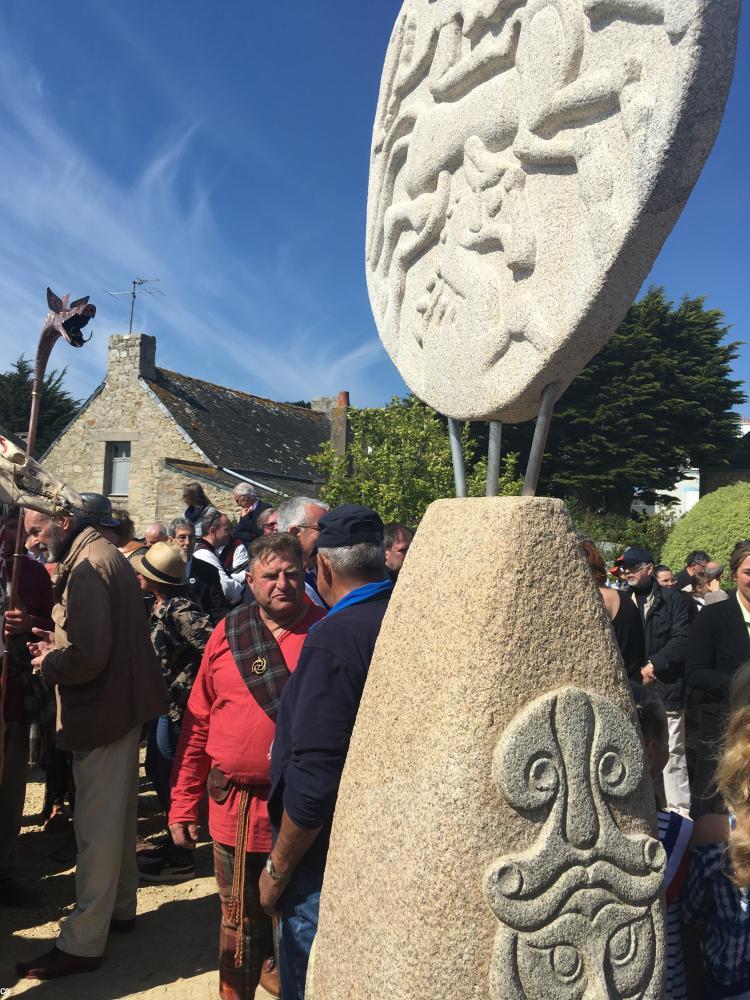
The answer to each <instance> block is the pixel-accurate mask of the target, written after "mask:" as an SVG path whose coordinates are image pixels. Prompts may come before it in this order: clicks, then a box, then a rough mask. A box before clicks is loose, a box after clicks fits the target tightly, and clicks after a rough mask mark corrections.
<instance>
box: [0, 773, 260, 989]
mask: <svg viewBox="0 0 750 1000" xmlns="http://www.w3.org/2000/svg"><path fill="white" fill-rule="evenodd" d="M43 800H44V774H43V772H42V771H40V770H31V771H30V772H29V783H28V787H27V792H26V807H25V817H24V827H23V830H22V833H21V838H20V842H19V845H18V852H17V857H18V874H19V878H20V879H21V880H23V881H24V882H26V883H28V884H30V885H36V886H37V887H38V889H39V894H40V897H41V905H40V906H39V907H38V908H35V909H31V908H29V909H23V910H11V909H6V908H1V907H0V997H3V998H5V997H9V996H13V997H15V996H20V995H21V994H22V993H27V992H29V991H33V992H32V996H33V998H34V1000H45V998H49V1000H80V998H81V997H86V998H93V1000H117V998H121V997H143V998H155V997H163V996H164V995H165V994H167V993H169V996H170V1000H171V998H174V1000H216V998H217V997H218V995H219V990H218V974H217V972H216V969H217V960H218V937H219V899H218V895H217V893H216V883H215V881H214V878H213V863H212V853H211V846H210V844H209V843H208V842H205V843H202V844H201V846H200V847H199V848H198V851H197V852H196V854H197V856H196V877H195V878H194V879H191V880H190V881H189V882H181V883H179V884H177V885H158V886H143V887H142V888H141V889H140V890H139V892H138V921H137V924H136V929H135V931H134V933H132V934H113V935H111V937H110V939H109V941H108V943H107V950H106V953H105V956H104V962H103V964H102V967H101V969H99V970H98V971H97V972H93V973H87V974H85V975H76V976H69V977H67V978H65V979H61V980H56V981H55V980H53V981H51V982H47V983H39V982H36V981H31V980H18V979H17V976H16V972H15V963H16V962H18V961H24V960H27V959H30V958H33V957H34V956H35V955H38V954H40V953H41V952H43V951H46V950H47V949H48V948H49V947H50V946H51V944H52V942H53V940H54V938H55V937H56V936H57V921H58V920H59V919H60V917H61V916H62V915H63V914H64V913H66V912H67V911H68V910H69V909H72V905H73V901H74V898H75V884H74V874H75V871H74V868H73V862H72V861H64V860H61V861H55V860H54V859H53V857H52V855H58V856H59V855H62V856H63V857H65V856H69V855H70V839H69V835H68V834H55V835H52V834H47V833H44V831H43V830H42V828H41V825H40V824H41V815H40V814H41V809H42V803H43ZM138 811H139V819H138V829H139V833H140V835H141V836H143V837H147V838H149V837H153V836H154V835H158V834H159V832H160V827H161V824H162V822H163V817H162V816H161V814H160V813H159V812H158V804H157V802H156V796H155V795H154V794H153V792H152V791H151V786H150V785H149V784H148V783H147V782H146V781H145V778H143V776H142V771H141V793H140V801H139V809H138ZM66 848H67V850H66ZM267 996H268V994H266V993H265V992H261V991H259V992H258V993H257V994H256V1000H265V998H267Z"/></svg>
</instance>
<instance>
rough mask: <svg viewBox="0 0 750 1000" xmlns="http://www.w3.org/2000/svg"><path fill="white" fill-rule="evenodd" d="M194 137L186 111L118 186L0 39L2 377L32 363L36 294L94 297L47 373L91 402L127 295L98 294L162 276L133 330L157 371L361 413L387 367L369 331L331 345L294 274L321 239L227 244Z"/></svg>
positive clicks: (319, 312) (122, 321) (305, 285)
mask: <svg viewBox="0 0 750 1000" xmlns="http://www.w3.org/2000/svg"><path fill="white" fill-rule="evenodd" d="M160 72H161V71H160ZM176 114H177V112H176ZM205 137H206V126H204V124H203V123H202V121H201V120H200V117H199V116H194V117H192V118H190V117H188V109H186V108H183V109H181V111H180V112H179V115H178V116H177V117H176V118H175V121H174V123H173V126H172V128H171V129H168V130H167V131H166V132H163V133H162V138H161V143H160V145H159V146H158V148H156V149H153V147H151V149H150V151H149V155H148V156H144V158H143V161H142V163H141V164H140V169H139V171H138V172H137V175H136V176H135V178H132V177H131V179H130V180H128V181H125V180H123V179H122V173H123V172H120V173H118V172H116V171H114V170H113V171H111V172H110V171H108V170H107V169H105V168H103V167H102V166H101V164H99V163H97V162H96V161H95V159H94V157H93V156H92V155H90V154H87V152H86V144H85V143H84V142H82V141H81V137H80V136H78V135H76V134H75V133H74V132H70V133H69V132H66V130H65V128H64V125H63V124H62V123H60V122H57V121H55V120H53V118H52V116H51V112H50V110H49V106H48V103H47V101H46V99H45V87H44V82H43V78H42V76H41V75H40V73H39V72H38V70H36V69H35V68H34V67H33V66H31V67H30V66H29V64H28V63H22V62H21V60H20V59H19V58H17V56H16V55H15V53H14V52H13V48H12V46H11V44H10V42H9V40H8V39H7V38H6V37H4V36H3V35H2V33H0V148H2V149H3V157H2V160H1V161H0V229H1V230H2V231H3V232H4V233H5V234H6V236H5V239H4V240H3V241H2V242H0V300H1V301H2V305H3V308H2V311H0V365H2V367H7V365H8V364H9V363H10V362H12V361H13V360H15V358H16V357H17V356H18V355H19V354H20V353H21V351H23V352H24V353H26V354H27V355H28V356H30V355H33V352H34V349H35V346H36V337H37V334H38V331H39V324H40V321H41V319H42V316H43V315H44V312H45V303H44V299H43V293H44V288H45V286H46V285H47V284H50V285H51V286H52V287H53V288H54V289H55V290H56V291H57V292H59V293H63V292H65V291H70V292H72V293H73V294H74V295H76V296H77V295H82V294H90V295H91V297H92V300H93V301H94V302H95V303H96V305H97V307H98V316H97V318H96V320H95V321H94V323H93V324H92V326H93V329H94V339H93V341H92V342H91V343H90V344H89V345H88V346H87V347H86V348H85V349H84V350H82V351H80V352H75V354H73V353H72V352H70V351H66V350H64V349H63V347H58V349H57V351H56V353H55V354H54V355H53V359H52V362H51V364H52V365H53V366H56V367H60V366H62V365H64V364H68V365H69V366H70V374H69V385H70V387H71V390H72V391H73V392H74V393H75V394H77V395H79V396H84V395H86V394H88V392H90V391H91V390H92V389H93V388H94V386H95V385H96V383H97V382H98V381H99V380H100V379H101V377H102V375H103V373H104V370H105V367H106V341H107V337H108V335H109V334H110V333H113V332H121V331H122V330H123V329H124V328H126V324H127V316H128V302H127V299H120V300H115V299H111V298H109V297H108V296H107V295H106V291H107V290H111V291H119V290H124V289H125V288H127V285H128V283H129V281H130V280H131V279H132V278H133V277H135V276H137V275H138V276H145V277H153V276H158V277H159V278H160V279H161V284H160V286H159V287H160V288H161V289H162V290H163V291H164V292H165V293H166V294H165V296H164V297H159V298H154V299H149V298H146V297H144V298H143V299H142V300H141V301H140V302H139V305H138V308H137V312H136V318H137V325H138V326H139V327H141V326H142V325H143V322H144V321H145V324H146V326H147V329H148V332H150V333H152V334H154V335H156V337H157V340H158V347H157V351H158V354H157V357H158V362H159V363H160V364H163V365H164V366H165V367H171V368H176V369H179V370H182V371H185V372H186V373H189V374H201V375H203V376H204V377H206V378H209V379H212V380H215V381H220V382H224V383H225V384H229V385H233V386H235V387H240V388H244V389H246V390H248V391H255V392H262V393H264V394H267V395H272V396H274V397H275V398H278V399H288V398H300V397H310V396H314V395H320V394H324V393H331V392H334V391H336V389H339V388H343V387H347V388H349V389H351V390H352V392H353V395H354V397H355V399H356V398H358V399H360V400H362V401H365V400H367V401H372V396H373V393H372V383H371V379H369V378H368V371H369V369H371V368H372V366H373V365H375V364H377V363H378V362H382V360H383V357H384V355H383V352H382V349H381V348H380V347H379V344H378V342H377V340H376V339H375V336H374V331H373V330H372V328H370V329H368V330H367V331H362V334H361V336H357V333H356V331H348V330H347V331H346V333H345V334H344V333H343V332H342V333H341V334H339V335H337V334H336V333H335V330H336V323H335V322H330V317H329V315H328V312H329V310H330V307H329V306H328V305H327V304H324V303H323V301H322V300H321V296H320V295H319V293H318V291H317V289H316V288H315V287H314V286H313V285H312V284H311V283H309V282H308V281H307V280H306V277H305V259H306V255H308V254H309V253H310V252H314V246H315V242H316V237H317V236H318V235H319V234H316V233H315V232H311V231H308V232H300V233H298V234H297V236H296V238H295V239H294V240H288V239H287V240H286V241H285V240H284V239H283V237H281V236H279V237H278V238H275V237H274V234H269V237H268V240H267V250H266V252H265V253H263V254H260V255H259V254H258V253H257V252H256V253H255V254H254V255H253V256H252V257H251V256H250V255H249V254H248V252H247V247H232V246H228V245H227V243H226V241H225V239H224V238H223V237H222V233H221V225H220V222H221V220H220V219H218V218H217V216H216V214H215V211H214V208H213V200H214V194H215V192H216V190H217V187H218V186H219V185H220V178H221V167H220V166H219V167H218V168H216V167H214V168H212V170H211V173H210V174H207V173H206V172H205V171H206V168H205V166H204V167H201V166H199V164H203V163H204V160H205V157H204V158H201V157H199V156H197V155H195V154H196V151H197V148H198V147H199V146H200V144H201V143H202V142H203V141H204V139H205ZM275 240H276V241H275ZM311 247H312V250H311ZM332 330H333V331H334V332H332ZM365 338H369V339H365ZM352 341H354V343H355V344H358V345H359V346H355V347H354V348H352Z"/></svg>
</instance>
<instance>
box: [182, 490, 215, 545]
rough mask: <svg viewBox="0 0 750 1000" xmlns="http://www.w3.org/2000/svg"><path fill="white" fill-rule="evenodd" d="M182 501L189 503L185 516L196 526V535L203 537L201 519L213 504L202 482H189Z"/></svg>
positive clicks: (183, 492)
mask: <svg viewBox="0 0 750 1000" xmlns="http://www.w3.org/2000/svg"><path fill="white" fill-rule="evenodd" d="M182 501H183V503H186V504H187V508H186V510H185V513H184V515H183V516H184V517H185V519H186V520H187V521H190V523H191V524H192V525H193V527H194V528H195V537H196V538H200V537H201V521H202V519H203V515H204V514H205V513H206V511H207V510H208V508H209V507H213V504H212V503H211V501H210V500H209V499H208V497H207V496H206V494H205V493H204V492H203V487H202V486H201V484H200V483H188V484H187V485H186V486H185V489H184V490H183V491H182Z"/></svg>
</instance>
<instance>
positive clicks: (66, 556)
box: [17, 511, 166, 979]
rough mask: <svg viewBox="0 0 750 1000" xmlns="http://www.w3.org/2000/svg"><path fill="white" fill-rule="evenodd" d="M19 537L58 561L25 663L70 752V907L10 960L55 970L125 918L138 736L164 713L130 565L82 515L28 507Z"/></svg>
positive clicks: (132, 892)
mask: <svg viewBox="0 0 750 1000" xmlns="http://www.w3.org/2000/svg"><path fill="white" fill-rule="evenodd" d="M25 525H26V531H27V534H28V538H29V544H31V545H33V544H36V543H41V544H42V545H43V546H44V547H45V548H46V549H47V550H48V551H49V553H50V555H51V558H52V559H54V560H56V561H57V562H58V563H59V565H58V568H57V571H56V574H55V578H54V580H53V586H54V592H55V601H56V604H55V607H54V609H53V611H52V618H53V621H54V622H55V631H54V633H52V632H44V631H42V630H41V629H34V633H35V635H36V638H37V641H36V642H35V643H31V644H30V647H29V648H30V649H31V653H32V657H33V660H32V665H33V667H34V669H36V670H38V671H40V672H41V674H42V676H43V677H44V679H45V680H46V681H47V683H48V684H49V685H51V686H54V687H55V688H56V691H57V712H58V715H57V742H58V746H59V747H60V748H61V749H62V750H69V751H72V753H73V774H74V777H75V783H76V804H75V816H74V826H75V834H76V840H77V843H78V856H77V859H76V896H77V902H76V908H75V910H74V911H73V913H72V914H71V915H70V916H69V917H68V918H67V919H66V920H65V921H64V922H63V924H62V927H61V931H60V936H59V937H58V939H57V943H56V946H55V947H54V948H53V949H52V950H51V951H48V952H46V953H45V954H44V955H41V956H40V957H39V958H37V959H35V960H34V961H32V962H24V963H20V964H19V965H18V966H17V969H18V973H19V975H21V976H23V977H25V978H27V979H53V978H56V977H58V976H65V975H68V974H69V973H72V972H88V971H93V970H94V969H97V968H98V967H99V966H100V965H101V956H102V954H103V952H104V946H105V943H106V941H107V935H108V933H109V931H110V930H114V931H127V930H131V929H132V928H133V926H134V923H135V912H136V890H137V887H138V868H137V866H136V857H135V838H136V809H137V796H138V744H139V742H140V737H141V730H142V727H143V724H144V723H145V722H149V721H151V720H152V719H154V718H156V717H157V716H159V715H161V714H163V713H164V712H165V711H166V697H165V695H166V692H165V689H164V683H163V681H162V677H161V670H160V668H159V663H158V661H157V659H156V655H155V653H154V651H153V648H152V646H151V641H150V639H149V635H148V626H147V622H146V616H145V614H144V612H143V600H142V597H141V592H140V589H139V587H138V583H137V580H136V577H135V573H134V572H133V568H132V567H131V566H130V565H129V564H128V562H127V560H126V559H125V558H124V557H123V556H122V555H121V554H120V553H119V552H118V550H117V549H116V548H115V546H114V545H112V544H111V543H110V542H108V541H106V540H105V539H104V538H102V536H101V535H100V534H99V533H98V532H97V531H96V530H95V529H94V528H93V527H92V526H91V524H90V521H88V520H87V519H86V518H85V517H71V516H69V515H58V516H56V517H48V516H47V515H45V514H39V513H36V512H35V511H27V512H26V518H25Z"/></svg>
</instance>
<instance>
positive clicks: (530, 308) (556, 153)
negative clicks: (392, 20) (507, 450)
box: [366, 0, 739, 421]
mask: <svg viewBox="0 0 750 1000" xmlns="http://www.w3.org/2000/svg"><path fill="white" fill-rule="evenodd" d="M738 17H739V0H520V2H519V0H440V2H435V0H406V2H405V3H404V5H403V8H402V10H401V12H400V14H399V16H398V19H397V21H396V25H395V28H394V31H393V36H392V38H391V43H390V47H389V49H388V53H387V56H386V61H385V68H384V71H383V80H382V84H381V91H380V100H379V103H378V108H377V113H376V119H375V125H374V132H373V144H372V158H371V171H370V191H369V204H368V220H367V250H366V258H367V262H366V270H367V279H368V286H369V291H370V301H371V304H372V308H373V313H374V316H375V321H376V324H377V327H378V331H379V333H380V336H381V339H382V341H383V343H384V345H385V347H386V350H387V351H388V353H389V354H390V356H391V358H392V359H393V361H394V363H395V364H396V366H397V367H398V369H399V371H400V373H401V375H402V376H403V378H404V380H405V381H406V383H407V384H408V386H409V387H410V389H412V390H413V391H414V392H415V393H416V394H417V395H418V396H419V397H420V398H421V399H423V400H424V401H425V402H426V403H429V404H430V405H431V406H433V407H434V408H435V409H437V410H439V411H440V412H441V413H444V414H446V415H447V416H451V417H454V418H457V419H487V418H496V419H502V420H506V421H520V420H527V419H530V418H532V417H534V416H535V415H536V413H537V412H538V408H539V400H540V395H541V392H542V390H543V389H544V387H545V386H546V385H548V384H551V383H555V384H556V386H557V391H558V394H559V393H560V392H562V391H563V390H564V389H565V388H566V387H567V385H568V384H569V383H570V381H571V380H572V379H573V378H574V377H575V376H576V375H577V374H578V372H580V371H581V369H582V368H583V367H584V366H585V364H586V363H587V362H588V361H589V359H590V358H591V357H592V356H593V355H594V354H595V353H596V352H597V351H598V350H599V349H600V348H601V347H602V346H603V345H604V344H605V343H606V341H607V339H608V338H609V337H610V336H611V334H612V333H613V331H614V329H615V327H616V326H617V324H618V323H619V322H620V320H621V319H622V318H623V316H624V314H625V311H626V309H627V307H628V306H629V305H630V303H631V302H632V301H633V299H634V297H635V295H636V293H637V292H638V289H639V287H640V286H641V284H642V282H643V280H644V279H645V277H646V275H647V274H648V272H649V270H650V268H651V265H652V263H653V261H654V258H655V257H656V255H657V253H658V252H659V249H660V248H661V245H662V243H663V242H664V240H665V238H666V237H667V236H668V234H669V232H670V230H671V229H672V227H673V226H674V224H675V222H676V220H677V218H678V216H679V214H680V212H681V210H682V208H683V206H684V204H685V202H686V200H687V198H688V195H689V194H690V191H691V189H692V187H693V185H694V184H695V181H696V180H697V178H698V176H699V174H700V171H701V168H702V166H703V163H704V161H705V159H706V157H707V156H708V153H709V151H710V149H711V147H712V145H713V142H714V138H715V136H716V132H717V130H718V127H719V123H720V121H721V116H722V112H723V108H724V101H725V99H726V95H727V92H728V89H729V84H730V81H731V76H732V69H733V61H734V50H735V44H736V32H737V22H738Z"/></svg>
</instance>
